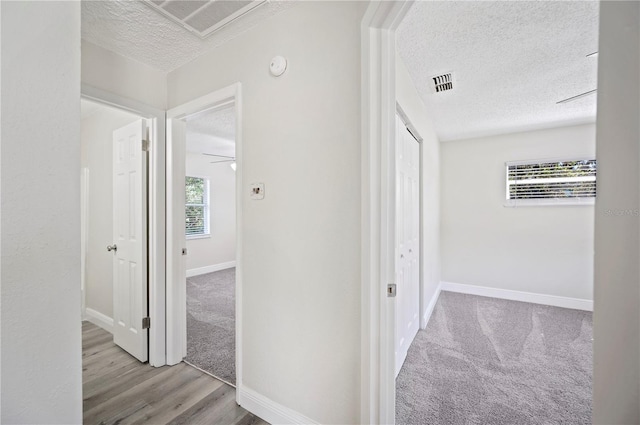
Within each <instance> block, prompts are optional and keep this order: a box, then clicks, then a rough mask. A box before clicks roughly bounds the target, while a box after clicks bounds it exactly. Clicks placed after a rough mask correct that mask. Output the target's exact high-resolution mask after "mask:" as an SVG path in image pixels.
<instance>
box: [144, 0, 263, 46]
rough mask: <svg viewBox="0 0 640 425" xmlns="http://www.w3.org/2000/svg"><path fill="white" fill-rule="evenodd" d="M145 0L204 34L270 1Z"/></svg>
mask: <svg viewBox="0 0 640 425" xmlns="http://www.w3.org/2000/svg"><path fill="white" fill-rule="evenodd" d="M143 2H144V3H145V4H146V5H147V6H149V7H151V8H152V9H153V10H155V11H157V12H160V13H161V14H162V15H164V16H166V17H167V18H169V19H171V20H172V21H174V22H177V23H178V24H179V25H181V26H183V27H185V28H186V29H188V30H189V31H191V32H193V33H195V34H197V35H198V36H200V37H201V38H205V37H207V36H209V35H211V34H212V33H213V32H214V31H216V30H218V29H220V28H222V27H223V26H225V25H227V24H228V23H230V22H233V21H234V20H236V19H238V18H239V17H241V16H242V15H244V14H246V13H248V12H249V11H251V10H252V9H255V8H256V7H258V6H260V5H261V4H264V3H266V0H143Z"/></svg>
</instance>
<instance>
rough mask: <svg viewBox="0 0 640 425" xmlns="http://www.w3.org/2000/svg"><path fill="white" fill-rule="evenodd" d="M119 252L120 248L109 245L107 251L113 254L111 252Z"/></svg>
mask: <svg viewBox="0 0 640 425" xmlns="http://www.w3.org/2000/svg"><path fill="white" fill-rule="evenodd" d="M117 250H118V246H117V245H116V244H113V245H107V251H109V252H111V251H117Z"/></svg>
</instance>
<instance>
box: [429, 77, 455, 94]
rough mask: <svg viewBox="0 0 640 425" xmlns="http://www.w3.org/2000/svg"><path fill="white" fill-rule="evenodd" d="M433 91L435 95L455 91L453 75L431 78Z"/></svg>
mask: <svg viewBox="0 0 640 425" xmlns="http://www.w3.org/2000/svg"><path fill="white" fill-rule="evenodd" d="M431 89H432V90H433V93H440V92H443V91H447V90H453V74H452V73H451V72H449V73H447V74H441V75H435V76H433V77H431Z"/></svg>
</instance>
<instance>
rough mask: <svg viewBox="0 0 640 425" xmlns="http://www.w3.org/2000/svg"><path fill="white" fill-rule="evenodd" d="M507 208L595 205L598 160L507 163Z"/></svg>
mask: <svg viewBox="0 0 640 425" xmlns="http://www.w3.org/2000/svg"><path fill="white" fill-rule="evenodd" d="M506 173H507V203H506V205H507V206H517V205H554V204H560V205H566V204H593V202H594V199H595V197H596V160H595V159H580V160H570V161H552V160H549V161H535V162H532V161H528V162H508V163H507V164H506Z"/></svg>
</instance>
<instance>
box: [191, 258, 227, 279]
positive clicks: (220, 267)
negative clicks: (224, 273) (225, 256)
mask: <svg viewBox="0 0 640 425" xmlns="http://www.w3.org/2000/svg"><path fill="white" fill-rule="evenodd" d="M235 266H236V262H235V261H228V262H226V263H220V264H213V265H211V266H205V267H198V268H195V269H189V270H187V277H193V276H200V275H201V274H207V273H213V272H218V271H220V270H226V269H230V268H232V267H235Z"/></svg>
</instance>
